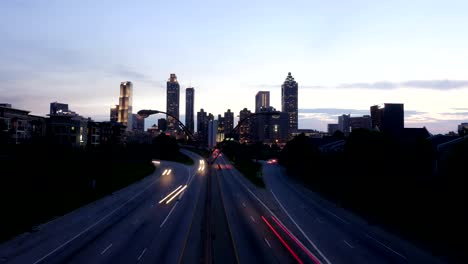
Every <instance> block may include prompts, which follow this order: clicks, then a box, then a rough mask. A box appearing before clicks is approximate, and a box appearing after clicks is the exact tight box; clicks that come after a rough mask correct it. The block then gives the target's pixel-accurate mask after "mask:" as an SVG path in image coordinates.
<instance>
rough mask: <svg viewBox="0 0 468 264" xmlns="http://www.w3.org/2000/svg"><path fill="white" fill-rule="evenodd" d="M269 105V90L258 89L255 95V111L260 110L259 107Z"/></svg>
mask: <svg viewBox="0 0 468 264" xmlns="http://www.w3.org/2000/svg"><path fill="white" fill-rule="evenodd" d="M267 107H270V92H269V91H259V92H258V93H257V94H256V95H255V113H258V112H260V109H261V108H267Z"/></svg>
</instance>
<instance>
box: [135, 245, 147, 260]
mask: <svg viewBox="0 0 468 264" xmlns="http://www.w3.org/2000/svg"><path fill="white" fill-rule="evenodd" d="M145 252H146V248H145V249H143V251H142V252H141V254H140V256H139V257H138V259H137V260H138V261H140V259H141V258H142V257H143V255H144V254H145Z"/></svg>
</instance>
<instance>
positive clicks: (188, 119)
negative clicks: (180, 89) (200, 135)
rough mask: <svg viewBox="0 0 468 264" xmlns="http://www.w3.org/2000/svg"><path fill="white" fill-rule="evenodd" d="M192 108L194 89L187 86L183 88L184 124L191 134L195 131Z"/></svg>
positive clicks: (193, 107) (193, 105) (193, 106)
mask: <svg viewBox="0 0 468 264" xmlns="http://www.w3.org/2000/svg"><path fill="white" fill-rule="evenodd" d="M194 109H195V89H194V88H193V87H189V88H187V89H185V126H186V127H187V129H188V130H189V131H190V132H191V133H192V134H193V132H195V123H194Z"/></svg>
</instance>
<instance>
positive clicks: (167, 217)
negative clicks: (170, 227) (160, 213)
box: [159, 201, 179, 228]
mask: <svg viewBox="0 0 468 264" xmlns="http://www.w3.org/2000/svg"><path fill="white" fill-rule="evenodd" d="M178 203H179V202H178V201H177V202H176V203H175V204H174V207H172V209H171V211H169V214H167V216H166V218H165V219H164V221H163V222H162V224H161V225H160V226H159V228H161V227H163V225H164V224H165V223H166V221H167V219H169V216H171V214H172V212H173V211H174V209H175V208H176V206H177V204H178Z"/></svg>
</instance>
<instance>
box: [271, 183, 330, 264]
mask: <svg viewBox="0 0 468 264" xmlns="http://www.w3.org/2000/svg"><path fill="white" fill-rule="evenodd" d="M270 192H271V194H273V197H274V198H275V200H276V202H278V204H279V206H280V207H281V209H283V211H284V212H285V213H286V215H287V216H288V217H289V219H291V221H292V222H293V223H294V225H295V226H296V227H297V229H299V231H300V232H301V233H302V235H303V236H304V237H305V238H306V239H307V241H309V243H310V244H311V245H312V247H314V249H315V250H317V252H318V253H319V254H320V256H321V257H322V258H323V259H324V260H325V262H327V263H328V264H331V262H330V260H328V259H327V257H325V255H324V254H323V253H322V252H321V251H320V250H319V249H318V247H317V246H316V245H315V243H314V242H312V240H311V239H310V238H309V237H308V236H307V235H306V233H305V232H304V230H302V228H301V227H300V226H299V225H298V224H297V223H296V221H294V219H293V218H292V217H291V215H290V214H289V213H288V211H287V210H286V208H284V206H283V204H282V203H281V202H280V201H279V200H278V197H276V194H275V193H274V192H273V190H271V189H270ZM275 218H276V219H278V217H276V216H275ZM278 221H279V219H278ZM280 222H281V221H280ZM283 225H284V224H283Z"/></svg>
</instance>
